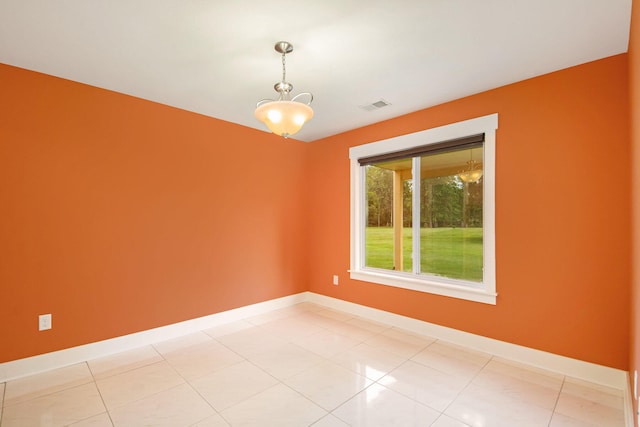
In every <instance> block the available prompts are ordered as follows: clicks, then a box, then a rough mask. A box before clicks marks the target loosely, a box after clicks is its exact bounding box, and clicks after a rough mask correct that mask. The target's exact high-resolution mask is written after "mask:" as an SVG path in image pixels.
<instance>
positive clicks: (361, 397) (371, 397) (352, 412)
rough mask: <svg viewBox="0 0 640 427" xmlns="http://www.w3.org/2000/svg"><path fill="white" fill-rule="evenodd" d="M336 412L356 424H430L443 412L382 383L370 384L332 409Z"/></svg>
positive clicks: (418, 426)
mask: <svg viewBox="0 0 640 427" xmlns="http://www.w3.org/2000/svg"><path fill="white" fill-rule="evenodd" d="M333 414H334V415H335V416H337V417H338V418H340V419H341V420H343V421H344V422H346V423H347V424H348V425H350V426H354V427H358V426H366V427H378V426H379V427H387V426H414V427H423V426H424V427H428V426H431V424H432V423H433V422H434V421H435V420H436V419H437V418H438V416H439V415H440V414H439V413H438V412H437V411H434V410H433V409H431V408H428V407H426V406H424V405H422V404H420V403H418V402H416V401H415V400H412V399H409V398H407V397H406V396H402V395H401V394H399V393H396V392H395V391H393V390H390V389H388V388H386V387H384V386H382V385H380V384H373V385H371V386H370V387H368V388H367V389H366V390H364V391H362V392H361V393H359V394H358V395H357V396H355V397H354V398H352V399H351V400H349V401H348V402H346V403H345V404H344V405H342V406H340V407H339V408H338V409H336V410H335V411H333Z"/></svg>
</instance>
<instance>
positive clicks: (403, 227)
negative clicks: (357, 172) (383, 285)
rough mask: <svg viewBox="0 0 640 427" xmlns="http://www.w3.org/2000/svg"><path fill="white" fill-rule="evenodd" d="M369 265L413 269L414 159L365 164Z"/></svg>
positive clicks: (367, 264) (387, 268)
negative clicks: (412, 176) (412, 160)
mask: <svg viewBox="0 0 640 427" xmlns="http://www.w3.org/2000/svg"><path fill="white" fill-rule="evenodd" d="M365 174H366V183H365V186H366V190H365V191H366V192H365V197H366V221H365V223H366V225H365V266H366V267H373V268H382V269H386V270H398V271H408V272H410V271H412V268H413V267H412V266H413V262H412V258H411V242H412V236H411V229H412V227H411V209H412V191H413V186H412V180H411V159H402V160H398V161H392V162H386V163H378V164H373V165H368V166H366V167H365Z"/></svg>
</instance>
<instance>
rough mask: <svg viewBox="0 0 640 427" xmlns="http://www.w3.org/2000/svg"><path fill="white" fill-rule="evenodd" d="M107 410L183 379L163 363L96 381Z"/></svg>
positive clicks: (168, 387) (174, 384) (180, 381)
mask: <svg viewBox="0 0 640 427" xmlns="http://www.w3.org/2000/svg"><path fill="white" fill-rule="evenodd" d="M96 383H97V385H98V389H99V390H100V394H101V395H102V398H103V399H104V403H105V405H107V408H108V409H109V410H111V409H113V408H116V407H118V406H122V405H125V404H127V403H131V402H134V401H136V400H139V399H142V398H144V397H147V396H151V395H153V394H156V393H158V392H161V391H164V390H168V389H170V388H172V387H175V386H177V385H178V384H182V383H184V379H183V378H182V377H181V376H180V375H178V374H177V373H176V372H175V371H174V370H173V368H171V366H169V364H168V363H167V362H165V361H163V362H158V363H154V364H152V365H148V366H143V367H141V368H138V369H134V370H132V371H127V372H124V373H122V374H118V375H114V376H112V377H107V378H104V379H101V380H98V381H96Z"/></svg>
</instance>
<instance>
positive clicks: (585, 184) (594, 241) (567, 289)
mask: <svg viewBox="0 0 640 427" xmlns="http://www.w3.org/2000/svg"><path fill="white" fill-rule="evenodd" d="M627 81H628V80H627V55H626V54H625V55H618V56H614V57H611V58H607V59H603V60H600V61H596V62H592V63H589V64H586V65H582V66H578V67H574V68H570V69H567V70H563V71H559V72H555V73H551V74H548V75H545V76H542V77H538V78H534V79H530V80H526V81H523V82H519V83H515V84H512V85H509V86H504V87H501V88H498V89H495V90H491V91H488V92H484V93H481V94H477V95H474V96H470V97H467V98H464V99H460V100H457V101H454V102H450V103H447V104H443V105H440V106H436V107H433V108H428V109H426V110H423V111H418V112H416V113H413V114H409V115H406V116H403V117H399V118H397V119H393V120H389V121H385V122H381V123H377V124H374V125H371V126H368V127H365V128H362V129H357V130H354V131H350V132H346V133H343V134H340V135H336V136H333V137H330V138H326V139H323V140H320V141H317V142H314V143H313V144H312V153H311V157H312V164H311V165H310V173H311V188H310V194H313V197H312V198H311V200H310V204H309V217H310V221H311V222H310V227H309V230H310V235H309V238H308V240H309V242H311V244H310V247H309V252H310V258H311V259H312V260H313V262H312V263H311V264H310V271H309V288H310V290H311V291H313V292H317V293H320V294H324V295H329V296H332V297H336V298H341V299H344V300H347V301H352V302H355V303H359V304H363V305H366V306H370V307H375V308H379V309H382V310H387V311H390V312H393V313H398V314H402V315H405V316H410V317H413V318H417V319H422V320H425V321H428V322H432V323H436V324H439V325H444V326H448V327H452V328H456V329H459V330H463V331H468V332H471V333H474V334H479V335H483V336H487V337H491V338H495V339H498V340H503V341H507V342H511V343H516V344H520V345H524V346H527V347H532V348H536V349H540V350H545V351H549V352H552V353H556V354H561V355H565V356H569V357H573V358H577V359H581V360H586V361H589V362H594V363H598V364H602V365H606V366H611V367H614V368H620V369H625V370H626V369H627V368H628V358H629V345H628V343H629V340H628V337H629V310H630V308H629V296H630V292H629V283H630V269H631V267H630V256H629V252H630V244H631V242H630V237H629V227H630V198H629V194H630V191H631V187H630V184H629V178H630V162H629V155H630V146H629V117H628V113H629V110H628V85H627ZM416 90H420V88H416ZM427 92H428V90H426V89H425V96H427ZM494 112H497V113H499V129H498V132H497V153H496V157H497V166H496V181H497V184H496V218H497V220H496V251H497V255H496V257H497V289H498V293H499V296H498V300H497V305H495V306H492V305H486V304H481V303H475V302H468V301H462V300H457V299H453V298H448V297H442V296H435V295H430V294H426V293H420V292H415V291H410V290H404V289H397V288H392V287H387V286H381V285H375V284H369V283H365V282H360V281H351V280H349V279H348V273H347V269H348V268H349V158H348V150H349V147H352V146H356V145H360V144H364V143H368V142H372V141H376V140H381V139H386V138H390V137H393V136H398V135H402V134H407V133H411V132H417V131H420V130H424V129H428V128H432V127H436V126H441V125H444V124H448V123H452V122H457V121H461V120H465V119H469V118H473V117H478V116H483V115H486V114H491V113H494ZM333 274H339V275H340V276H341V277H340V279H341V280H340V285H339V286H333V285H332V281H331V277H332V275H333Z"/></svg>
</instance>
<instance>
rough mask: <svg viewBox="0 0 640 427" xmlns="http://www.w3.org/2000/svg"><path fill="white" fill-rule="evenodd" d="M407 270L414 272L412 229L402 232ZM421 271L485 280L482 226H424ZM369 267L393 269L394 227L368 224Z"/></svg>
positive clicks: (367, 256) (456, 277) (458, 277)
mask: <svg viewBox="0 0 640 427" xmlns="http://www.w3.org/2000/svg"><path fill="white" fill-rule="evenodd" d="M402 238H403V243H402V249H403V250H402V253H403V263H404V266H403V270H404V271H412V262H411V229H410V228H405V229H404V230H403V233H402ZM420 248H421V257H420V258H421V259H420V271H421V272H422V273H428V274H435V275H439V276H445V277H450V278H454V279H464V280H471V281H476V282H479V281H482V228H422V229H420ZM366 254H367V255H366V260H365V263H366V266H367V267H376V268H384V269H388V270H391V269H393V228H391V227H367V232H366Z"/></svg>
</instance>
